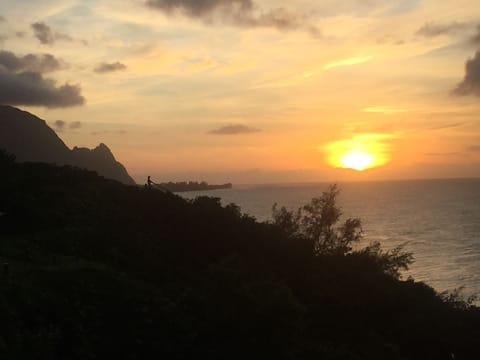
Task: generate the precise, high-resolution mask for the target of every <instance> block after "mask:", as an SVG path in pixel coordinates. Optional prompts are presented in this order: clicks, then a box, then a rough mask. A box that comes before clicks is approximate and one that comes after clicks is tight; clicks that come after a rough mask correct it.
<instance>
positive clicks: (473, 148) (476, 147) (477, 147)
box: [466, 145, 480, 152]
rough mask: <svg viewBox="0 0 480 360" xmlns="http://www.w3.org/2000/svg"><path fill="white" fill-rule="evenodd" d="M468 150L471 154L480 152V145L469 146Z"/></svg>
mask: <svg viewBox="0 0 480 360" xmlns="http://www.w3.org/2000/svg"><path fill="white" fill-rule="evenodd" d="M466 150H467V151H471V152H480V145H470V146H467V148H466Z"/></svg>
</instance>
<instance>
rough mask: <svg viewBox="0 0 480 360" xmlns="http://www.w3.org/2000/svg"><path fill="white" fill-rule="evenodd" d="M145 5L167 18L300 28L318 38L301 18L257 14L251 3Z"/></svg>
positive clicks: (279, 12)
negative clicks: (179, 15)
mask: <svg viewBox="0 0 480 360" xmlns="http://www.w3.org/2000/svg"><path fill="white" fill-rule="evenodd" d="M146 5H147V6H148V7H150V8H152V9H156V10H160V11H162V12H164V13H165V14H167V15H174V14H177V13H180V14H182V15H184V16H187V17H190V18H193V19H197V20H202V21H204V22H205V23H208V24H213V23H216V22H221V23H226V24H230V25H235V26H242V27H272V28H276V29H279V30H294V29H303V30H307V31H309V32H310V33H312V34H314V35H319V30H318V29H317V28H316V27H315V26H313V25H311V24H310V23H309V22H308V20H307V17H306V16H305V15H301V14H297V13H294V12H291V11H289V10H287V9H286V8H284V7H278V8H274V9H270V10H266V11H261V10H259V9H258V7H257V6H256V4H255V3H254V2H253V0H147V1H146Z"/></svg>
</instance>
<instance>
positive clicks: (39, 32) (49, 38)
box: [31, 22, 73, 45]
mask: <svg viewBox="0 0 480 360" xmlns="http://www.w3.org/2000/svg"><path fill="white" fill-rule="evenodd" d="M31 27H32V29H33V33H34V35H35V37H36V38H37V39H38V40H39V41H40V42H41V43H42V44H46V45H52V44H54V43H55V41H57V40H65V41H73V38H72V37H71V36H70V35H67V34H62V33H59V32H55V33H54V32H53V31H52V29H51V28H50V26H48V25H47V24H45V23H43V22H37V23H33V24H31Z"/></svg>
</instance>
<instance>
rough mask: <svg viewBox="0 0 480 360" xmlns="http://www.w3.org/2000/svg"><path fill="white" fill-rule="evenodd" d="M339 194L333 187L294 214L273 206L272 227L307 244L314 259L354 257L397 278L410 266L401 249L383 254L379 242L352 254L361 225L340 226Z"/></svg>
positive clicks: (355, 222) (410, 259) (358, 222)
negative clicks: (318, 257)
mask: <svg viewBox="0 0 480 360" xmlns="http://www.w3.org/2000/svg"><path fill="white" fill-rule="evenodd" d="M339 194H340V189H339V188H338V185H336V184H334V185H331V186H330V187H329V188H328V190H327V191H324V192H323V193H322V195H321V196H319V197H316V198H313V199H312V200H311V201H310V203H308V204H307V205H305V206H303V207H301V208H299V209H298V210H297V211H290V210H287V209H286V208H285V207H281V208H280V209H279V208H278V206H277V204H275V205H274V206H273V209H272V212H273V213H272V216H273V224H274V225H276V226H278V227H279V228H280V229H281V230H282V231H283V233H284V234H285V235H287V236H289V237H292V238H297V239H299V240H301V241H302V240H303V241H308V242H310V243H311V246H312V251H313V253H314V254H315V255H317V256H320V255H327V256H328V255H340V256H345V255H349V254H353V255H355V256H356V257H357V258H366V259H368V261H369V263H371V264H373V265H374V266H375V267H376V268H378V269H379V270H380V271H382V272H383V273H385V274H387V275H390V276H392V277H395V278H399V277H400V271H401V270H408V267H409V265H410V264H411V263H412V262H413V255H412V254H411V253H410V252H405V251H404V250H403V247H404V245H400V246H397V247H395V248H393V249H391V250H389V251H384V250H382V248H381V246H380V244H379V243H378V242H374V243H371V244H369V245H368V246H366V247H364V248H361V249H358V250H356V251H353V245H354V244H356V243H359V242H360V240H362V239H363V230H362V222H361V220H360V219H358V218H348V219H346V220H345V222H343V223H341V224H339V222H340V218H341V216H342V211H341V208H340V207H339V206H338V205H337V198H338V195H339Z"/></svg>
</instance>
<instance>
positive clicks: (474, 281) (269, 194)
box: [181, 179, 480, 304]
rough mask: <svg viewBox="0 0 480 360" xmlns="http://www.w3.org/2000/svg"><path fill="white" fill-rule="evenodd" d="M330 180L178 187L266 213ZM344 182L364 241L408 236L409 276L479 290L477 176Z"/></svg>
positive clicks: (343, 200)
mask: <svg viewBox="0 0 480 360" xmlns="http://www.w3.org/2000/svg"><path fill="white" fill-rule="evenodd" d="M328 185H329V184H326V183H317V184H298V185H292V184H287V185H248V186H247V185H242V186H234V188H233V189H228V190H215V191H203V192H188V193H182V194H181V195H182V196H184V197H186V198H195V197H197V196H214V197H219V198H221V200H222V203H223V204H228V203H236V204H237V205H239V206H240V207H241V209H242V212H244V213H248V214H250V215H252V216H254V217H256V218H257V219H258V220H259V221H267V220H269V219H271V209H272V205H273V204H274V203H278V205H280V206H285V207H287V208H289V209H297V208H299V207H301V206H303V205H304V204H307V203H308V202H309V201H310V199H312V198H313V197H316V196H319V195H321V193H322V192H323V191H325V190H327V188H328ZM339 186H340V189H341V193H340V196H339V199H338V204H339V205H340V206H341V208H342V211H343V214H344V216H343V217H342V218H343V219H345V218H347V217H358V218H360V219H361V220H362V224H363V230H364V235H365V237H364V240H363V243H362V244H361V245H368V243H369V242H371V241H379V242H380V243H381V244H382V247H383V248H384V249H387V250H388V249H391V248H393V247H395V246H397V245H400V244H405V247H404V249H405V250H406V251H411V252H413V254H414V259H415V262H414V263H413V264H412V266H411V268H410V270H408V271H406V272H405V273H404V274H403V276H404V277H407V276H413V277H414V278H415V280H418V281H424V282H426V283H427V284H429V285H430V286H432V287H433V288H435V289H436V290H437V291H440V292H441V291H445V290H453V289H456V288H460V287H463V292H462V293H463V294H464V295H465V296H469V295H480V179H454V180H411V181H385V182H346V183H339ZM476 303H477V304H479V301H477V302H476Z"/></svg>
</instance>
